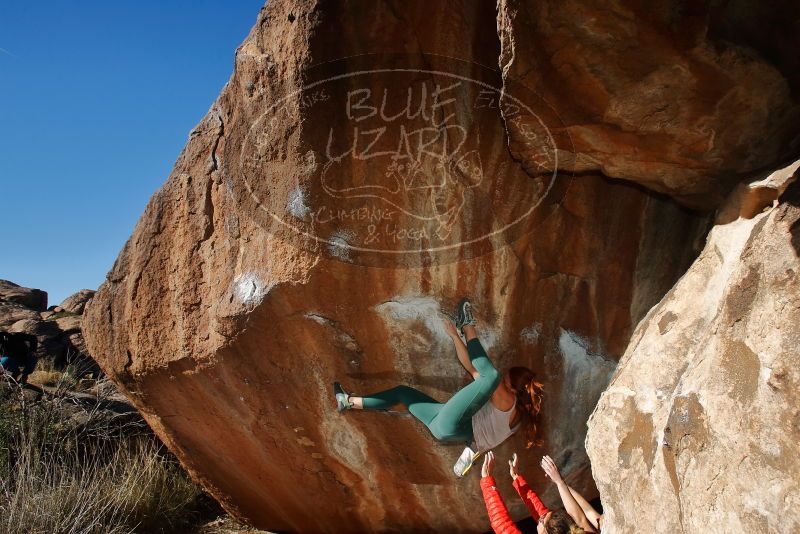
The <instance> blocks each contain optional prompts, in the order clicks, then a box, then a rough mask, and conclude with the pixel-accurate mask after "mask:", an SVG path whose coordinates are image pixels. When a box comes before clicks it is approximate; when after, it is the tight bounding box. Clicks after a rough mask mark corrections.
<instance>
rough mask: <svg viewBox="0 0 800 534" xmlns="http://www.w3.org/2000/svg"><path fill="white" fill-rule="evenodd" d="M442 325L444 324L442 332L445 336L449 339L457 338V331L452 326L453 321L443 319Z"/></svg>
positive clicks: (454, 326)
mask: <svg viewBox="0 0 800 534" xmlns="http://www.w3.org/2000/svg"><path fill="white" fill-rule="evenodd" d="M442 323H443V324H444V331H445V332H447V335H448V336H450V337H453V336H455V337H458V330H456V325H454V324H453V321H451V320H450V319H447V318H445V319H443V320H442Z"/></svg>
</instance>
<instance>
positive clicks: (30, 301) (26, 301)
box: [0, 280, 94, 368]
mask: <svg viewBox="0 0 800 534" xmlns="http://www.w3.org/2000/svg"><path fill="white" fill-rule="evenodd" d="M93 295H94V291H93V290H90V289H82V290H80V291H78V292H77V293H75V294H74V295H71V296H69V297H67V298H66V299H65V300H64V302H62V303H61V304H60V305H58V306H51V307H50V308H48V307H47V293H46V292H45V291H42V290H41V289H31V288H27V287H22V286H19V285H17V284H15V283H13V282H9V281H8V280H0V330H5V331H8V332H25V333H27V334H32V335H34V336H36V337H37V338H38V340H39V347H38V349H37V356H38V357H39V358H40V360H43V361H48V360H49V361H51V362H52V363H53V364H54V365H55V366H56V367H57V368H63V367H64V366H65V365H67V364H69V363H73V362H75V363H80V365H82V366H86V367H87V368H88V367H93V361H92V360H91V356H90V355H89V350H88V349H87V348H86V343H85V342H84V339H83V333H82V330H81V326H82V316H81V314H82V313H83V309H84V307H85V306H86V303H87V302H88V301H89V300H90V299H91V298H92V296H93Z"/></svg>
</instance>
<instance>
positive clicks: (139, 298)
mask: <svg viewBox="0 0 800 534" xmlns="http://www.w3.org/2000/svg"><path fill="white" fill-rule="evenodd" d="M782 5H783V8H782V9H776V8H775V7H774V6H767V5H766V4H764V5H761V4H759V3H757V2H750V1H744V2H739V3H735V4H730V3H726V4H724V5H719V6H718V5H716V4H714V5H705V6H699V7H696V8H695V7H693V8H691V9H690V8H688V7H686V6H685V5H684V3H680V2H673V1H666V0H665V1H663V2H656V4H653V5H648V7H647V8H643V7H642V8H640V7H639V4H636V3H633V2H622V3H618V4H614V6H612V7H610V8H607V9H603V10H598V9H597V8H595V7H593V4H591V3H590V2H578V1H566V2H564V1H561V0H559V1H555V0H553V1H544V2H529V1H526V2H511V1H500V2H498V4H497V6H495V5H493V4H492V3H487V2H471V3H469V2H468V3H464V2H450V1H444V2H438V3H437V2H417V1H413V2H404V3H402V5H401V4H398V5H397V6H395V4H392V3H377V2H376V3H369V4H366V3H365V4H364V5H361V6H359V7H358V8H354V6H353V5H351V4H348V3H346V2H316V1H307V2H290V1H288V0H270V2H269V3H267V5H266V6H265V7H264V8H263V9H262V11H261V12H260V14H259V16H258V19H257V21H256V25H255V26H254V28H253V30H252V31H251V33H250V35H249V36H248V37H247V39H246V40H245V42H244V43H243V44H242V45H241V46H240V47H239V49H238V50H237V52H236V57H235V65H234V73H233V76H232V78H231V80H230V81H229V83H228V84H227V85H226V86H225V88H224V89H223V91H222V93H221V94H220V96H219V98H218V99H217V101H216V102H215V103H214V105H213V106H212V107H211V109H210V110H209V112H208V114H207V115H206V117H205V118H204V119H203V120H202V121H201V123H200V124H199V125H198V126H197V127H196V128H195V129H194V130H193V131H192V132H191V134H190V139H189V141H188V143H187V145H186V147H185V149H184V150H183V152H182V154H181V155H180V157H179V158H178V161H177V163H176V165H175V168H174V170H173V171H172V173H171V175H170V176H169V179H168V180H167V182H166V184H165V185H164V186H163V187H162V188H161V189H160V190H159V191H158V192H157V193H156V194H155V195H154V196H153V198H152V199H151V201H150V203H149V204H148V206H147V208H146V210H145V213H144V215H143V216H142V218H141V220H140V221H139V223H138V225H137V227H136V229H135V231H134V234H133V236H132V237H131V238H130V240H129V241H128V242H127V244H126V245H125V247H124V248H123V250H122V251H121V253H120V255H119V257H118V259H117V261H116V262H115V264H114V267H113V269H112V270H111V272H110V273H109V275H108V279H107V281H106V282H105V283H104V284H103V286H102V287H101V288H100V289H99V290H98V293H97V294H96V296H95V297H94V299H93V300H92V302H91V304H90V305H89V306H87V309H86V318H87V324H86V334H87V341H88V345H89V348H90V350H91V352H92V353H93V354H95V355H97V356H98V358H99V361H100V363H101V365H102V366H103V368H104V369H105V370H106V372H107V373H108V374H109V375H110V376H111V377H112V378H113V379H114V380H115V382H116V383H117V384H118V385H119V387H120V388H121V389H122V390H123V391H124V392H125V393H126V394H127V395H128V396H129V397H130V398H131V399H132V401H133V402H134V403H135V404H136V406H137V407H138V408H139V409H140V411H141V412H142V413H143V414H144V416H145V418H146V419H147V421H148V423H149V424H150V425H151V426H152V427H153V428H154V429H155V431H156V432H157V433H158V435H159V436H160V437H161V438H162V440H163V441H164V442H165V443H167V444H168V445H169V447H170V448H171V450H173V451H174V452H175V453H176V454H177V456H178V457H179V458H180V459H181V461H182V462H183V463H184V465H185V466H186V467H187V468H188V469H189V471H190V472H191V473H192V474H193V476H194V477H195V478H196V479H197V480H199V481H200V482H202V483H203V485H204V486H205V487H206V488H207V489H208V490H209V491H210V492H211V493H212V494H213V495H214V496H215V497H216V498H217V499H219V500H220V502H221V503H223V505H224V506H225V507H226V509H227V510H228V511H229V512H231V513H232V514H234V515H236V516H237V517H242V518H246V519H249V520H250V521H252V522H254V523H255V525H257V526H259V527H262V528H268V529H274V530H280V531H296V532H343V531H350V532H389V531H392V532H397V531H446V532H479V531H485V530H486V528H487V525H488V520H487V518H486V512H485V509H484V507H483V504H482V502H481V499H480V496H479V491H478V489H477V487H478V486H477V480H475V479H473V478H470V479H467V480H456V479H454V478H453V476H452V473H451V466H452V463H453V462H454V460H455V458H456V457H457V455H458V453H459V452H460V451H459V450H458V445H457V444H456V445H441V444H435V443H433V441H432V439H431V437H430V436H429V435H428V433H427V432H426V431H425V429H424V428H423V427H422V426H421V425H419V424H417V423H416V422H415V421H413V420H411V419H409V418H396V417H392V416H389V415H385V414H364V413H348V414H346V415H339V414H337V413H336V412H335V410H334V405H333V401H332V399H331V382H332V381H333V380H334V379H340V380H342V381H343V382H344V383H345V384H346V385H347V386H348V387H349V388H351V389H352V390H354V391H355V392H356V393H361V392H369V391H374V390H378V389H381V388H384V387H388V386H393V385H396V384H397V383H408V384H411V385H414V386H418V387H420V388H421V389H423V390H424V391H425V392H426V393H429V394H431V395H432V396H434V397H436V398H438V399H442V400H444V399H446V398H447V397H448V396H449V395H451V394H452V393H453V392H454V391H455V390H456V389H457V388H459V387H460V386H461V385H463V384H464V383H465V380H466V375H465V374H464V373H463V371H462V369H461V368H460V366H459V364H458V362H457V360H456V358H455V355H454V353H453V349H452V347H451V346H449V344H448V343H449V340H448V339H447V338H446V337H445V336H444V335H443V331H442V330H441V327H440V322H439V321H440V320H439V318H438V316H437V313H438V310H439V306H440V305H443V306H451V305H452V304H454V303H455V301H456V299H457V298H459V297H460V296H462V295H470V296H471V297H472V298H473V299H474V303H475V306H476V309H477V311H478V318H479V320H480V335H481V339H482V341H483V342H484V344H485V345H486V346H487V348H488V349H489V352H490V354H491V355H492V357H493V359H494V361H495V362H496V363H497V365H498V366H499V367H501V368H502V367H505V366H508V365H510V364H523V365H528V366H530V367H532V368H534V369H537V370H539V372H540V374H541V378H542V380H543V381H544V382H545V387H546V392H547V395H546V400H545V407H544V419H545V421H544V429H543V432H544V434H543V438H544V440H545V449H546V450H547V451H549V452H550V453H552V454H553V455H554V456H555V457H556V460H557V461H558V462H559V464H560V465H561V466H563V471H564V473H565V474H566V476H567V478H568V480H569V481H570V482H571V483H572V484H574V485H575V486H576V487H578V488H579V489H581V490H585V491H587V492H588V493H596V492H595V488H594V483H593V481H592V476H591V471H590V465H589V462H588V459H587V456H586V452H585V450H584V438H585V430H586V420H587V418H588V416H589V414H590V412H591V411H592V409H593V408H594V407H595V404H596V402H597V399H598V397H599V396H600V394H601V392H602V391H603V390H604V389H605V387H606V385H607V383H608V381H609V379H610V378H611V376H612V375H613V374H614V370H615V367H616V363H617V361H618V360H619V358H620V357H622V355H623V354H626V350H630V349H627V347H628V344H629V341H630V340H631V335H632V333H633V332H634V329H635V327H636V325H637V323H638V322H639V320H640V319H641V318H642V317H645V316H647V317H651V316H652V312H651V315H649V316H648V315H647V314H648V310H650V309H651V307H652V306H653V305H656V304H657V303H658V302H659V301H660V300H661V299H662V298H663V297H664V296H665V295H669V292H670V288H672V287H673V285H674V284H675V283H676V281H677V280H678V279H679V278H680V277H681V276H682V275H683V274H684V273H685V272H686V270H687V269H688V268H689V266H690V265H692V262H693V261H694V260H695V258H696V256H697V254H698V253H699V252H700V250H701V249H702V247H703V240H704V238H705V235H706V233H707V231H708V228H709V226H710V222H711V219H712V217H713V213H712V212H713V210H714V209H716V208H717V207H719V206H720V204H721V202H722V199H724V198H725V197H726V196H727V195H728V194H729V193H730V192H731V191H732V190H733V189H734V188H735V187H736V185H737V183H739V182H740V181H751V180H754V179H756V178H757V177H759V176H761V175H762V174H763V172H764V171H765V170H772V169H775V168H777V167H779V166H781V165H783V164H785V162H786V161H790V160H791V158H792V156H794V155H796V153H797V150H798V142H799V141H798V139H799V138H798V135H799V134H800V126H798V125H799V124H800V121H798V120H797V119H798V113H800V104H798V99H797V93H798V78H797V72H800V70H798V69H797V57H798V56H797V54H796V51H797V50H798V48H799V47H798V34H797V33H796V32H793V31H791V30H790V29H789V27H788V26H787V25H785V24H783V23H782V22H781V21H782V20H784V19H785V20H795V18H796V13H797V5H795V4H791V3H789V2H784V3H782ZM792 17H795V18H792ZM667 195H668V196H667ZM767 196H768V195H767ZM687 207H689V208H693V209H698V208H699V209H703V210H704V211H703V212H701V213H698V212H694V211H690V210H689V209H687ZM736 217H738V214H737V215H736ZM712 239H713V236H712ZM706 254H708V253H706ZM687 276H688V275H687ZM669 298H670V297H669V296H668V297H667V299H669ZM698 308H699V306H698ZM601 413H604V412H598V413H597V414H596V415H595V419H594V424H595V425H598V424H600V420H601V419H602V417H603V416H602V415H600V414H601ZM611 415H613V417H616V415H614V414H611ZM613 417H611V416H609V418H608V419H607V422H608V424H609V425H611V424H613V421H614V420H615V419H614V418H613ZM645 430H647V429H644V430H643V429H641V428H637V429H634V433H633V435H634V436H636V438H635V439H639V437H640V436H645V437H647V436H649V435H650V434H648V433H647V432H645ZM612 438H614V439H615V436H613V435H612V436H609V439H612ZM632 439H634V438H632ZM642 439H644V438H642ZM648 439H649V437H648ZM637 443H638V442H637ZM648 443H649V442H648ZM606 446H607V447H609V448H614V447H615V446H616V445H615V442H614V441H610V442H609V443H608V444H607V445H606ZM634 448H635V447H634ZM512 450H516V451H520V452H521V450H522V443H521V440H520V439H513V440H511V441H510V442H509V443H507V444H505V445H503V446H502V447H501V448H500V449H499V451H498V454H499V455H500V457H501V458H502V457H504V456H508V455H510V453H511V451H512ZM594 450H598V449H596V448H595V449H594ZM614 450H616V449H614ZM637 450H638V449H637ZM542 452H543V450H535V451H531V452H528V453H526V454H524V455H523V457H524V463H525V465H526V468H525V469H526V474H527V473H530V475H531V477H530V478H531V479H532V482H533V483H534V484H535V485H536V486H537V487H543V484H544V483H545V482H544V480H543V479H541V478H540V477H541V474H540V473H539V472H538V469H536V467H535V465H536V461H535V459H536V457H537V456H539V455H540V454H541V453H542ZM604 454H605V455H607V457H608V461H613V458H614V457H613V456H611V455H610V452H609V451H604ZM637 458H638V456H636V455H635V453H632V455H631V458H630V461H631V462H635V461H637ZM648 461H649V460H648ZM630 465H632V466H633V467H631V469H634V468H637V469H638V466H637V465H634V464H630ZM631 473H633V471H631ZM598 474H599V475H601V476H599V479H600V482H601V486H600V489H601V496H602V497H603V499H604V501H605V502H606V505H607V506H608V507H611V508H612V509H616V508H618V507H626V506H632V504H631V503H633V502H635V500H634V499H635V498H636V496H635V495H633V492H630V494H627V495H623V494H622V493H621V492H622V491H623V490H622V489H620V492H611V489H609V488H610V486H609V484H610V482H609V480H611V479H610V478H609V476H610V475H607V473H606V472H604V471H600V472H599V473H598ZM646 476H648V475H647V473H645V472H643V471H636V477H635V478H634V479H633V480H631V483H630V484H629V485H628V488H634V487H641V486H640V485H637V484H639V483H640V482H641V481H642V480H643V478H642V477H646ZM643 483H644V482H641V484H643ZM502 484H503V491H509V492H510V491H511V489H510V485H508V484H506V483H505V482H503V483H502ZM642 495H645V494H644V493H642ZM553 497H554V495H553V494H552V493H550V494H546V495H545V499H546V500H547V501H548V502H551V503H552V502H553V501H552V500H551V499H552V498H553ZM509 504H512V505H514V506H515V508H514V513H515V514H518V515H522V514H523V513H524V509H523V508H522V507H521V506H520V505H519V503H517V502H516V501H514V500H511V499H510V500H509ZM632 509H634V508H632ZM309 510H313V513H309ZM642 512H643V513H645V511H644V510H642ZM766 513H772V512H769V511H768V512H766ZM620 514H621V512H611V514H610V517H622V515H620ZM698 514H699V512H698ZM700 517H701V516H700V515H698V518H700ZM710 517H711V516H709V518H710ZM698 520H699V519H698ZM617 524H620V525H621V524H622V523H621V522H619V523H617ZM687 524H688V523H687ZM622 528H623V531H626V529H628V530H627V531H633V530H632V529H633V528H634V527H633V524H631V523H627V526H625V527H622ZM656 531H658V529H656Z"/></svg>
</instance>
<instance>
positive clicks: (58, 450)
mask: <svg viewBox="0 0 800 534" xmlns="http://www.w3.org/2000/svg"><path fill="white" fill-rule="evenodd" d="M0 396H2V397H3V398H2V399H0V534H6V533H8V534H11V533H14V534H16V533H20V532H29V533H47V534H50V533H86V534H94V533H98V534H99V533H120V532H175V531H178V530H181V529H184V528H185V527H187V526H189V525H190V524H192V523H193V522H194V521H195V520H196V519H197V517H196V516H197V514H196V513H195V512H193V510H194V509H195V505H196V502H197V499H198V497H199V496H200V494H201V490H200V489H199V488H198V487H197V486H196V485H195V484H194V483H193V482H192V481H191V480H190V479H189V478H188V476H187V475H186V474H185V473H184V472H183V470H182V469H181V468H180V466H179V465H178V464H177V462H176V461H175V460H174V459H173V458H172V457H171V456H170V455H169V454H168V453H167V452H166V451H164V450H163V447H162V446H161V445H159V444H158V442H157V441H156V440H155V439H154V438H153V437H152V436H151V435H150V434H149V433H148V432H147V431H146V428H143V427H142V426H141V424H140V423H138V422H136V421H132V422H129V423H122V424H120V423H119V421H111V422H109V420H108V416H107V414H102V413H100V412H99V411H98V410H84V412H83V413H80V414H79V415H80V417H76V412H75V406H74V405H72V406H71V407H69V408H70V410H66V411H65V406H64V402H67V401H66V397H63V398H58V397H55V398H46V399H44V400H41V401H38V402H34V403H31V402H30V401H27V400H26V399H25V397H24V395H22V394H21V390H19V388H15V387H13V386H12V387H9V386H6V387H5V388H4V390H3V391H2V392H0ZM65 414H67V415H65Z"/></svg>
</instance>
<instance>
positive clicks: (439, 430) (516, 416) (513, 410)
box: [333, 299, 543, 477]
mask: <svg viewBox="0 0 800 534" xmlns="http://www.w3.org/2000/svg"><path fill="white" fill-rule="evenodd" d="M475 325H476V322H475V318H474V317H473V314H472V305H471V304H470V302H469V300H467V299H463V300H462V301H461V302H460V303H459V305H458V309H457V311H456V315H455V325H454V324H453V322H451V321H450V320H446V321H445V329H446V331H447V334H448V335H449V336H450V338H451V339H452V340H453V343H454V345H455V348H456V354H457V355H458V359H459V361H460V362H461V364H462V365H463V366H464V369H466V371H467V372H468V373H469V374H470V375H472V379H473V380H472V382H471V383H470V384H468V385H466V386H464V387H463V388H461V389H460V390H459V391H458V392H456V394H455V395H453V396H452V397H451V398H450V400H448V401H447V402H445V403H441V402H438V401H436V400H435V399H433V398H431V397H429V396H428V395H425V394H424V393H422V392H421V391H418V390H416V389H414V388H412V387H409V386H397V387H394V388H392V389H389V390H386V391H381V392H378V393H373V394H372V395H366V396H363V397H357V396H354V395H350V394H348V393H347V392H345V390H344V389H343V388H342V386H341V384H339V383H338V382H335V383H334V385H333V389H334V394H335V396H336V404H337V409H338V410H339V411H340V412H342V411H345V410H349V409H352V408H355V409H359V410H384V411H385V410H388V409H389V408H391V407H393V406H395V405H398V404H403V405H405V406H406V407H407V408H408V411H409V412H410V413H411V415H413V416H414V417H416V418H417V419H419V420H420V421H421V422H422V423H423V424H424V425H425V426H426V427H428V430H430V432H431V434H433V437H434V438H435V439H437V440H439V441H444V442H463V443H466V444H467V447H466V448H465V449H464V452H463V453H461V456H460V457H459V459H458V461H457V462H456V464H455V466H454V467H453V471H454V472H455V474H456V476H458V477H461V476H464V475H465V474H466V473H467V471H469V468H470V467H472V464H473V463H474V462H475V460H476V459H477V458H478V457H479V456H480V455H481V454H482V453H484V452H486V451H488V450H491V449H493V448H494V447H496V446H497V445H499V444H501V443H502V442H503V441H505V440H506V439H507V438H509V437H510V436H512V435H513V434H514V433H515V432H517V431H518V430H520V429H522V430H523V432H524V435H525V437H526V441H527V446H528V447H530V446H531V445H533V444H534V442H536V441H537V440H536V437H537V436H536V430H537V425H538V420H539V411H540V410H541V407H542V394H543V393H542V384H540V383H539V382H537V381H536V379H535V375H534V373H533V371H531V370H530V369H528V368H527V367H511V368H510V369H508V371H506V372H505V373H504V374H503V375H502V377H501V375H500V373H498V371H497V369H495V367H494V365H492V362H491V361H490V360H489V357H488V356H487V354H486V351H485V350H484V349H483V346H482V345H481V342H480V341H479V340H478V334H477V332H476V330H475ZM459 330H460V331H461V332H462V334H463V335H464V338H465V339H466V344H465V343H464V342H462V341H461V338H460V337H459V335H458V331H459Z"/></svg>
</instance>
